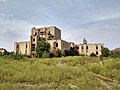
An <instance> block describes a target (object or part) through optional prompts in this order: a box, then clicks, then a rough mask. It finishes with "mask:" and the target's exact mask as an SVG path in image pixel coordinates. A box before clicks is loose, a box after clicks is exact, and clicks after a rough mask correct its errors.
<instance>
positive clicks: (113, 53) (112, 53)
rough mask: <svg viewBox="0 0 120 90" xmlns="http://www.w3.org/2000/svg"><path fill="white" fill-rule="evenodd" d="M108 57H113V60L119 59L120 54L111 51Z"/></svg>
mask: <svg viewBox="0 0 120 90" xmlns="http://www.w3.org/2000/svg"><path fill="white" fill-rule="evenodd" d="M109 56H110V57H113V58H120V52H113V51H111V52H110V54H109Z"/></svg>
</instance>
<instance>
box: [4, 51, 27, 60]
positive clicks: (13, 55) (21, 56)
mask: <svg viewBox="0 0 120 90" xmlns="http://www.w3.org/2000/svg"><path fill="white" fill-rule="evenodd" d="M4 58H8V59H13V60H20V59H24V58H25V57H24V56H23V55H22V54H19V53H16V54H15V53H14V52H11V53H10V54H9V55H6V56H4Z"/></svg>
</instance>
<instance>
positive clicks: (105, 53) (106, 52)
mask: <svg viewBox="0 0 120 90" xmlns="http://www.w3.org/2000/svg"><path fill="white" fill-rule="evenodd" d="M109 53H110V50H109V49H108V48H106V47H105V48H102V56H103V57H108V56H109Z"/></svg>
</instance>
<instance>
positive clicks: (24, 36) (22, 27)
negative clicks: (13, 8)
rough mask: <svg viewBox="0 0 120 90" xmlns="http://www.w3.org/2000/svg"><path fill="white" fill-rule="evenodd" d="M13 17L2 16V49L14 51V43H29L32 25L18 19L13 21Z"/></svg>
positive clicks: (0, 18) (0, 25)
mask: <svg viewBox="0 0 120 90" xmlns="http://www.w3.org/2000/svg"><path fill="white" fill-rule="evenodd" d="M12 16H13V15H11V14H10V15H9V14H0V40H1V41H3V42H1V43H0V47H3V48H6V49H8V50H13V46H14V42H16V41H24V40H25V41H26V40H27V41H28V40H29V36H30V32H31V28H32V26H33V25H32V24H30V23H28V22H26V21H23V20H18V19H13V17H12Z"/></svg>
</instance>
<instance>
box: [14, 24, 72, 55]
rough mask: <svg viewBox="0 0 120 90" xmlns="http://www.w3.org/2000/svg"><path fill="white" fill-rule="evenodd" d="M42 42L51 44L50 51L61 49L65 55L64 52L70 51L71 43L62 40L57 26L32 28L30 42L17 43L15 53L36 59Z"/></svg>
mask: <svg viewBox="0 0 120 90" xmlns="http://www.w3.org/2000/svg"><path fill="white" fill-rule="evenodd" d="M41 40H46V42H49V43H50V45H51V47H50V51H53V50H57V49H60V50H61V51H62V53H63V52H64V50H69V49H70V43H69V42H66V41H64V40H62V39H61V30H60V29H58V28H57V27H55V26H51V27H43V28H32V30H31V36H30V41H28V42H15V43H14V52H15V53H21V54H23V55H29V56H32V57H34V56H35V48H36V46H37V43H38V42H39V41H41Z"/></svg>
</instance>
